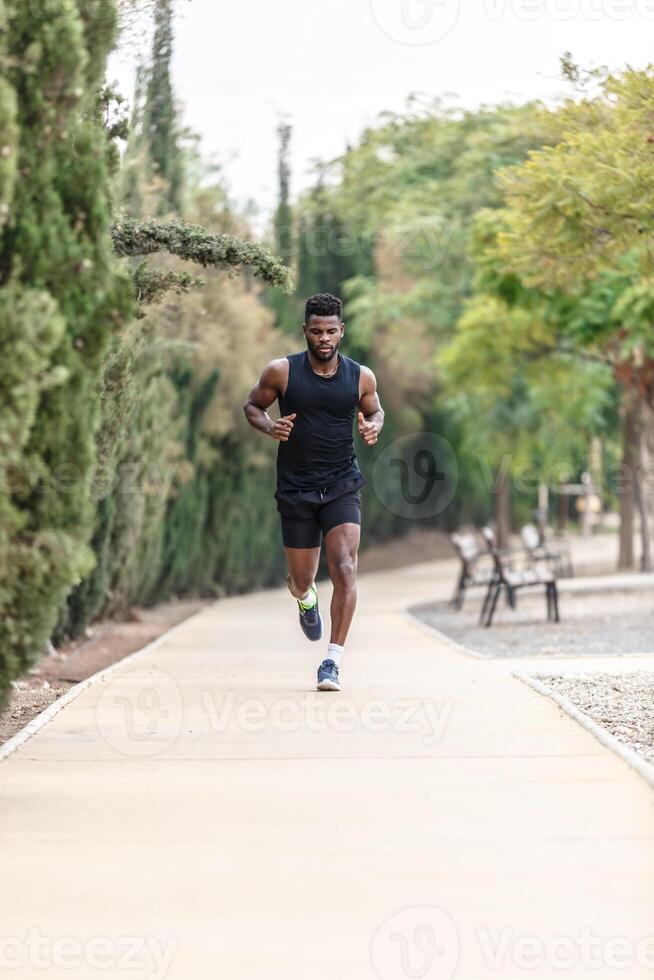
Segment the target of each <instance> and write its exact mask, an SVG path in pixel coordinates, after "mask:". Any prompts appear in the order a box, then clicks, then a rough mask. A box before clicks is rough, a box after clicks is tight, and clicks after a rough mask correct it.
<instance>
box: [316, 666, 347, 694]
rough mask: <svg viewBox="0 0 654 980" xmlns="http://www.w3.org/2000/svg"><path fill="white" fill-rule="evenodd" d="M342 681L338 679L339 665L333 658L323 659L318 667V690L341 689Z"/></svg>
mask: <svg viewBox="0 0 654 980" xmlns="http://www.w3.org/2000/svg"><path fill="white" fill-rule="evenodd" d="M340 689H341V682H340V681H339V679H338V667H337V666H336V664H335V663H334V661H333V660H323V662H322V663H321V665H320V667H319V668H318V690H319V691H340Z"/></svg>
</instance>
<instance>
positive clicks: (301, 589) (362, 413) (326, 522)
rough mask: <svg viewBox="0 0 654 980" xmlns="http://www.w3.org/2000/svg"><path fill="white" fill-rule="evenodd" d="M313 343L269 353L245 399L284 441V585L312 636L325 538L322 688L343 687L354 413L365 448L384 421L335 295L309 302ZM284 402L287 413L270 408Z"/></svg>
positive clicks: (307, 330)
mask: <svg viewBox="0 0 654 980" xmlns="http://www.w3.org/2000/svg"><path fill="white" fill-rule="evenodd" d="M303 329H304V337H305V340H306V342H307V349H306V350H303V351H300V352H299V353H297V354H289V355H288V357H281V358H278V359H276V360H274V361H270V363H269V364H267V365H266V367H265V368H264V371H263V373H262V375H261V378H260V379H259V382H258V383H257V384H256V385H255V386H254V388H253V389H252V391H251V392H250V394H249V395H248V399H247V401H246V403H245V405H244V406H243V409H244V411H245V415H246V417H247V420H248V422H249V423H250V425H252V426H253V427H254V428H255V429H259V431H260V432H264V433H265V434H266V435H268V436H272V438H273V439H275V440H277V441H278V442H279V447H278V450H277V490H276V493H275V499H276V500H277V510H278V511H279V513H280V515H281V523H282V541H283V543H284V551H285V552H286V560H287V562H288V576H287V583H288V588H289V590H290V592H291V595H292V596H293V597H294V598H295V599H296V600H297V604H298V609H299V614H300V626H301V627H302V630H303V632H304V635H305V636H306V637H307V638H308V639H309V640H320V639H321V637H322V617H321V615H320V610H319V608H318V594H317V592H316V586H315V577H316V573H317V571H318V562H319V559H320V548H321V543H322V537H323V536H324V539H325V547H326V550H327V565H328V568H329V577H330V578H331V581H332V585H333V587H334V590H333V595H332V602H331V637H330V642H329V646H328V648H327V656H326V657H325V659H324V660H323V661H322V663H321V664H320V667H319V668H318V690H319V691H340V681H339V667H340V664H341V658H342V656H343V651H344V649H345V641H346V639H347V634H348V631H349V629H350V624H351V622H352V617H353V616H354V609H355V606H356V570H357V556H358V552H359V540H360V536H361V490H360V488H361V487H362V486H363V485H364V483H366V478H365V477H364V475H363V474H362V473H361V471H360V469H359V466H358V462H357V458H356V455H355V452H354V437H353V428H354V416H355V412H357V414H358V428H359V434H360V435H361V437H362V438H363V441H364V442H365V444H366V445H367V446H374V445H375V443H376V442H377V439H378V436H379V433H380V432H381V430H382V426H383V425H384V410H383V409H382V407H381V405H380V403H379V396H378V395H377V382H376V380H375V376H374V374H373V373H372V371H371V370H370V369H369V368H367V367H363V365H361V364H357V362H356V361H353V360H352V359H351V358H349V357H346V356H345V355H344V354H341V353H340V352H339V347H340V345H341V341H342V340H343V336H344V334H345V324H344V323H343V304H342V302H341V300H340V299H338V298H337V297H336V296H332V295H331V294H330V293H318V294H317V295H316V296H312V297H311V298H310V299H309V300H308V301H307V305H306V311H305V317H304V328H303ZM274 401H278V402H279V411H280V415H281V418H279V419H277V421H273V420H272V419H271V418H270V416H269V415H268V413H267V411H266V409H267V408H269V407H270V406H271V405H272V403H273V402H274Z"/></svg>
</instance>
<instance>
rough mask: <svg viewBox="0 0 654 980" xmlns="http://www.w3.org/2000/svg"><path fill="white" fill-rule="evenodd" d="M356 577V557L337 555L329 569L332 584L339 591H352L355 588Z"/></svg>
mask: <svg viewBox="0 0 654 980" xmlns="http://www.w3.org/2000/svg"><path fill="white" fill-rule="evenodd" d="M356 577H357V556H356V555H350V554H344V555H339V556H338V557H337V558H336V559H335V560H334V561H333V562H332V567H331V579H332V583H333V584H334V585H335V586H336V587H337V588H340V589H353V588H355V587H356Z"/></svg>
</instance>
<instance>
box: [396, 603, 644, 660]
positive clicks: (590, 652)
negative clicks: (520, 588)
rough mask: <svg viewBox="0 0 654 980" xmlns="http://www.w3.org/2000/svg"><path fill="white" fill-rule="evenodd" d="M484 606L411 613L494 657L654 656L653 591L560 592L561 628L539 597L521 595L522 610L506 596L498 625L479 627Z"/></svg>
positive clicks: (425, 607) (434, 607) (416, 608)
mask: <svg viewBox="0 0 654 980" xmlns="http://www.w3.org/2000/svg"><path fill="white" fill-rule="evenodd" d="M480 607H481V601H480V599H478V598H477V597H475V598H474V599H471V598H467V599H466V604H465V606H464V608H463V609H462V610H461V611H460V612H456V611H455V610H453V609H452V607H451V606H449V605H448V604H447V603H443V602H440V603H432V604H430V605H422V606H414V607H413V608H412V609H411V612H412V613H413V614H414V615H415V616H417V617H418V618H419V619H421V620H422V621H423V622H425V623H427V624H428V625H429V626H433V627H435V628H436V629H438V630H440V631H441V632H442V633H444V634H445V635H446V636H449V637H450V638H451V639H452V640H455V641H456V642H457V643H461V644H462V645H463V646H465V647H467V648H468V649H469V650H474V651H475V652H476V653H481V654H484V655H486V656H489V657H531V656H552V657H566V656H576V657H579V656H588V657H594V656H619V655H620V654H630V653H654V591H653V590H652V589H651V588H650V589H643V591H631V592H627V591H623V592H618V591H615V590H614V591H611V592H592V593H591V592H588V593H575V592H569V593H563V592H562V593H561V595H560V598H559V609H560V613H561V622H560V623H548V622H547V620H546V618H545V617H546V614H545V599H544V597H543V595H542V594H541V593H540V592H539V593H534V592H530V593H529V594H527V593H524V592H523V593H522V594H520V593H519V594H518V608H517V609H510V608H509V607H508V606H507V605H506V604H505V602H504V598H503V597H502V599H501V601H500V603H499V604H498V607H497V612H496V614H495V618H494V619H493V625H492V626H491V627H490V628H488V629H487V628H486V627H483V626H479V623H478V619H479V610H480Z"/></svg>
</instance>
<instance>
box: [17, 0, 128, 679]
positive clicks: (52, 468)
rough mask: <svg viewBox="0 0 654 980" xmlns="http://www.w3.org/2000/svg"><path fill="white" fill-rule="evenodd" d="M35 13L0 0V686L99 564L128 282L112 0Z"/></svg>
mask: <svg viewBox="0 0 654 980" xmlns="http://www.w3.org/2000/svg"><path fill="white" fill-rule="evenodd" d="M40 14H41V16H39V17H36V16H34V10H33V7H32V5H31V4H25V3H23V2H21V0H8V2H6V3H5V4H4V6H3V7H2V8H1V9H0V17H2V20H3V26H4V30H3V31H2V32H1V36H2V44H3V51H2V56H3V60H4V62H5V64H4V69H5V70H4V72H3V75H4V81H3V82H2V85H1V86H0V117H1V118H0V125H1V126H2V128H3V141H2V146H0V159H2V160H3V161H4V162H3V163H2V164H0V193H1V194H2V195H3V199H2V202H1V204H2V207H3V217H4V224H3V227H2V230H1V234H0V275H1V281H2V285H3V287H4V290H3V293H2V301H1V303H0V337H1V343H2V348H3V350H4V351H6V354H5V355H4V356H3V360H2V366H1V367H0V418H2V423H1V427H2V436H1V437H0V463H1V464H2V469H3V474H4V476H5V484H6V485H5V489H6V491H7V492H6V493H5V494H4V495H3V502H2V505H1V506H2V510H3V515H2V516H3V520H2V532H1V534H0V678H1V680H0V683H2V684H3V685H5V686H6V684H7V682H8V681H9V680H10V679H11V677H12V676H15V675H16V674H18V673H20V672H22V671H24V670H25V669H26V668H27V667H29V666H30V664H31V663H32V662H33V660H34V659H35V658H36V657H37V656H38V655H39V654H40V653H41V651H42V650H43V648H44V646H45V643H46V641H47V639H48V637H49V636H50V634H51V632H52V629H53V626H54V624H55V621H56V619H57V613H58V610H59V608H60V605H61V603H62V601H63V599H64V597H65V596H66V594H67V592H68V591H69V590H70V588H71V586H72V585H73V584H74V583H75V581H76V580H79V578H80V576H81V575H82V573H84V572H85V571H88V569H89V568H90V566H91V565H92V563H93V557H92V554H91V551H90V549H89V547H88V543H89V540H90V537H91V533H92V529H93V518H94V504H93V500H92V495H91V492H90V487H89V475H90V473H91V470H92V466H93V463H94V459H95V432H96V428H97V425H98V419H99V395H98V381H99V377H100V372H101V366H102V361H103V357H104V355H105V353H106V350H107V347H108V344H109V341H110V338H111V335H112V333H113V332H114V331H116V329H117V328H119V327H120V326H121V325H122V324H123V323H124V322H125V320H126V318H128V317H129V316H130V315H131V307H132V300H131V286H130V284H129V282H128V281H126V280H125V279H124V277H122V276H119V275H118V274H116V272H115V270H114V267H113V263H112V262H110V261H107V254H108V251H109V250H108V248H107V241H108V235H109V226H110V200H109V188H110V184H111V171H112V167H113V166H114V165H115V162H116V156H115V151H114V148H113V147H112V145H111V143H110V141H109V139H108V137H107V132H106V130H105V127H104V123H103V119H102V108H101V107H102V100H101V86H102V82H103V77H104V72H105V67H106V58H107V54H108V52H109V49H110V47H111V44H112V40H113V37H114V31H115V19H116V18H115V14H116V11H115V4H114V2H113V0H96V2H95V3H93V4H88V3H86V2H85V0H77V2H75V0H42V3H41V6H40ZM14 160H15V166H13V162H14ZM12 166H13V169H12ZM14 178H15V179H14ZM8 474H9V477H10V478H9V480H8V479H7V475H8Z"/></svg>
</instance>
